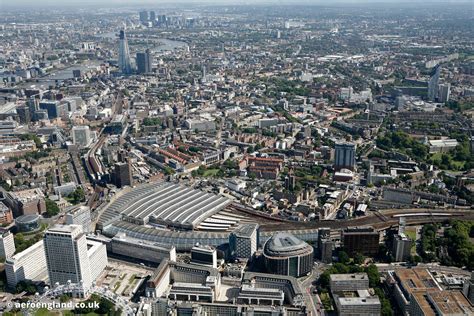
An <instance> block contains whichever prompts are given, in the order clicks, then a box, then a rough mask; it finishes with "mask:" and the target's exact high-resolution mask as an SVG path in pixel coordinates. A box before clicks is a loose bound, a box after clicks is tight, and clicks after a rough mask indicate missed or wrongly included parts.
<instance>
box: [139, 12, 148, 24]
mask: <svg viewBox="0 0 474 316" xmlns="http://www.w3.org/2000/svg"><path fill="white" fill-rule="evenodd" d="M139 16H140V22H141V23H142V24H146V23H148V12H147V11H141V12H140V13H139Z"/></svg>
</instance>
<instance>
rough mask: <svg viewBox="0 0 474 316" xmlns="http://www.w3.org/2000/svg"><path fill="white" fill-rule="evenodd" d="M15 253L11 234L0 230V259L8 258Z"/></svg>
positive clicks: (5, 230)
mask: <svg viewBox="0 0 474 316" xmlns="http://www.w3.org/2000/svg"><path fill="white" fill-rule="evenodd" d="M14 253H15V240H14V238H13V234H12V233H11V232H10V231H9V230H7V229H1V230H0V258H3V259H7V258H10V257H11V256H12V255H13V254H14Z"/></svg>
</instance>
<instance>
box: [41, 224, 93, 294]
mask: <svg viewBox="0 0 474 316" xmlns="http://www.w3.org/2000/svg"><path fill="white" fill-rule="evenodd" d="M44 250H45V254H46V263H47V267H48V275H49V283H50V284H51V285H54V284H56V283H59V284H67V282H68V281H70V282H72V283H81V282H82V284H83V285H84V288H89V287H90V286H91V284H92V281H93V279H92V276H91V271H90V262H89V257H88V256H87V250H88V247H87V240H86V235H85V234H84V232H83V231H82V227H81V226H79V225H56V226H54V227H53V228H50V229H48V230H47V231H46V233H45V235H44Z"/></svg>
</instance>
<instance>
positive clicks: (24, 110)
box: [16, 106, 31, 124]
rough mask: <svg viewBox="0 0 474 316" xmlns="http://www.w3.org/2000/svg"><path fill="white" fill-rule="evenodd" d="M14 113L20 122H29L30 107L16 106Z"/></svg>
mask: <svg viewBox="0 0 474 316" xmlns="http://www.w3.org/2000/svg"><path fill="white" fill-rule="evenodd" d="M16 114H18V118H19V119H20V123H21V124H28V123H30V122H31V113H30V108H29V107H27V106H19V107H17V108H16Z"/></svg>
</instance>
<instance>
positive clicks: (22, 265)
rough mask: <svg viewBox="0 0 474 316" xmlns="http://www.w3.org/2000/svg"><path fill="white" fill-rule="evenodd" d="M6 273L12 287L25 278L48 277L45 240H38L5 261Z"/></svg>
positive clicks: (38, 278) (40, 278) (33, 279)
mask: <svg viewBox="0 0 474 316" xmlns="http://www.w3.org/2000/svg"><path fill="white" fill-rule="evenodd" d="M5 273H6V276H7V283H8V286H9V287H10V288H15V286H16V285H17V283H18V282H20V281H24V280H30V281H41V280H43V279H45V278H46V277H47V270H46V256H45V254H44V244H43V241H42V240H41V241H38V242H37V243H36V244H34V245H32V246H31V247H29V248H27V249H25V250H23V251H22V252H20V253H17V254H16V255H13V256H12V257H10V258H8V259H7V260H6V261H5Z"/></svg>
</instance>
